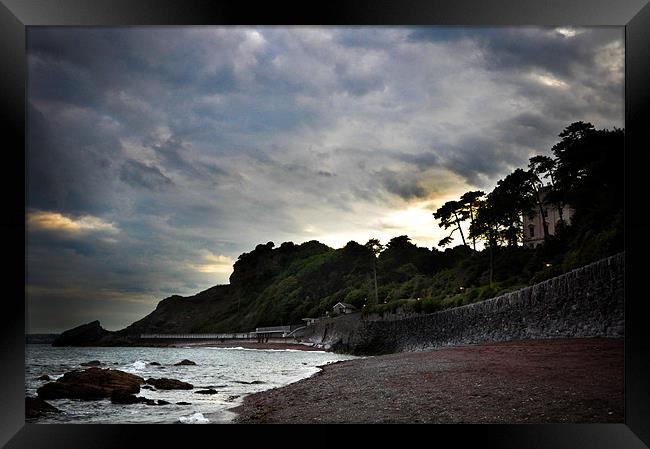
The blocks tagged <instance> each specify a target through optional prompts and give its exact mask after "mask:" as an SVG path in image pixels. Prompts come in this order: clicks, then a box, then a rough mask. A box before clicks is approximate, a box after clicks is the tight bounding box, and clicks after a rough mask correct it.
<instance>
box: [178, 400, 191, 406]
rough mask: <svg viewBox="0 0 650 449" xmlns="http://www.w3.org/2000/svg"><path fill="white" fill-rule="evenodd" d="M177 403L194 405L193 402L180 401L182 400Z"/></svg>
mask: <svg viewBox="0 0 650 449" xmlns="http://www.w3.org/2000/svg"><path fill="white" fill-rule="evenodd" d="M176 405H192V403H191V402H183V401H180V402H177V403H176Z"/></svg>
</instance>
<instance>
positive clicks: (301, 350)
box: [203, 346, 327, 354]
mask: <svg viewBox="0 0 650 449" xmlns="http://www.w3.org/2000/svg"><path fill="white" fill-rule="evenodd" d="M203 349H218V350H226V351H229V350H237V351H261V352H306V351H305V350H303V349H266V348H265V349H257V348H242V347H241V346H233V347H231V348H215V347H210V346H208V347H204V348H203ZM308 352H316V353H322V354H325V353H326V352H327V351H308Z"/></svg>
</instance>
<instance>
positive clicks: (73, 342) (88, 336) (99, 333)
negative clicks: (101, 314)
mask: <svg viewBox="0 0 650 449" xmlns="http://www.w3.org/2000/svg"><path fill="white" fill-rule="evenodd" d="M111 334H112V332H110V331H107V330H106V329H104V328H103V327H102V326H101V325H100V324H99V321H93V322H92V323H87V324H82V325H81V326H77V327H75V328H72V329H69V330H67V331H65V332H63V333H62V334H61V335H59V336H58V337H57V338H56V339H55V340H54V342H52V346H94V345H97V344H99V342H100V341H101V340H102V339H103V338H105V337H107V336H109V335H111Z"/></svg>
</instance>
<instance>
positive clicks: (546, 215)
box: [543, 208, 548, 217]
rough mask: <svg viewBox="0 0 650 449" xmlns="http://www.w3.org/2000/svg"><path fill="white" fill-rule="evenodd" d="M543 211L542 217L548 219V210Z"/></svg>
mask: <svg viewBox="0 0 650 449" xmlns="http://www.w3.org/2000/svg"><path fill="white" fill-rule="evenodd" d="M543 211H544V217H548V209H546V208H544V209H543Z"/></svg>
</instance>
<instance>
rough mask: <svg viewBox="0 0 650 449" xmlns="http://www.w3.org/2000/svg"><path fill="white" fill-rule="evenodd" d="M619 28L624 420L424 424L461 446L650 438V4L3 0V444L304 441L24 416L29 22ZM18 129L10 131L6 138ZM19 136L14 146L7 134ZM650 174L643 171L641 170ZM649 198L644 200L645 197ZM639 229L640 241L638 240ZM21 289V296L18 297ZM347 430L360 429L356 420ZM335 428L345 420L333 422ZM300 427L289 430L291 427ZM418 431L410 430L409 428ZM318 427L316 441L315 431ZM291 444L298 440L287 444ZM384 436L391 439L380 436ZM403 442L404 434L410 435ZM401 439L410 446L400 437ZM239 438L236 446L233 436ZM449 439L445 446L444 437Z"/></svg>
mask: <svg viewBox="0 0 650 449" xmlns="http://www.w3.org/2000/svg"><path fill="white" fill-rule="evenodd" d="M190 24H192V25H208V24H244V25H246V24H260V25H264V24H282V25H284V24H306V25H310V24H312V25H327V24H337V25H352V24H362V25H366V24H367V25H370V24H375V25H416V24H423V25H424V24H435V25H470V26H471V25H495V26H506V25H511V26H523V25H553V26H558V25H574V26H598V25H614V26H623V27H625V47H626V48H625V58H626V60H625V75H626V77H625V131H626V143H625V167H626V174H625V178H626V190H625V244H626V279H625V298H626V299H625V314H626V315H625V319H626V336H625V423H624V424H546V425H462V426H457V425H451V426H448V425H438V426H433V427H431V426H417V428H415V430H414V431H415V432H416V433H417V434H418V435H415V436H413V438H416V437H419V438H423V437H424V438H426V439H425V440H424V441H427V442H430V443H436V442H442V441H444V440H448V441H451V442H453V443H451V444H453V445H454V446H455V447H464V446H465V445H466V444H468V443H470V444H471V443H473V446H474V447H476V446H477V445H479V444H480V447H484V448H485V447H498V448H501V449H503V448H518V449H522V448H544V449H548V448H571V449H577V448H590V449H598V448H608V449H610V448H627V449H634V448H643V447H647V445H650V338H648V337H649V333H650V332H649V329H650V326H648V325H647V324H646V323H645V321H646V318H645V317H646V314H645V313H643V312H644V311H645V307H644V306H645V302H646V301H647V299H648V298H646V297H645V295H644V292H645V291H647V288H646V287H645V286H644V282H643V281H644V280H645V277H647V275H646V274H645V271H646V270H645V266H644V263H643V261H644V259H645V254H647V253H648V249H649V248H648V246H649V245H648V243H647V241H646V240H647V239H645V238H644V236H646V235H647V230H648V228H649V227H650V226H649V225H650V219H646V218H645V215H646V213H645V211H644V209H647V207H645V208H644V207H642V206H640V205H645V204H647V200H645V197H647V194H646V193H645V191H644V190H643V189H642V188H640V187H642V183H641V180H643V179H645V177H647V175H645V173H644V171H647V167H649V166H650V163H649V162H650V154H649V153H650V151H648V150H649V149H650V139H649V138H648V126H647V124H646V121H645V118H646V117H647V111H648V104H650V83H649V79H648V78H650V76H648V75H649V74H650V67H649V65H650V39H649V37H650V6H649V5H648V1H647V0H625V1H621V0H618V1H616V2H612V1H608V0H573V1H571V2H567V1H557V0H546V1H543V0H490V1H487V0H484V1H481V2H478V1H470V0H455V1H448V0H445V1H440V0H436V1H422V0H401V1H399V2H398V1H387V0H374V1H373V0H363V1H361V0H357V1H347V2H342V1H328V2H318V3H311V2H302V3H298V4H291V3H286V4H278V3H275V2H265V3H261V4H260V5H251V4H248V3H246V2H239V3H236V2H232V1H229V2H226V1H213V2H207V1H201V0H192V1H187V0H186V1H172V0H146V1H137V2H136V1H134V0H132V1H127V0H87V1H82V0H58V1H54V0H0V34H1V39H0V54H1V56H0V58H1V61H2V64H0V67H1V69H0V102H1V103H2V123H1V125H0V126H2V127H3V134H2V135H3V138H4V145H2V146H3V147H4V151H3V156H4V158H5V160H4V162H5V170H4V174H3V176H0V179H1V182H2V183H3V186H2V187H3V188H4V189H3V192H5V195H4V200H5V201H4V211H3V212H4V213H3V214H2V215H1V218H0V227H1V230H2V235H3V237H4V242H5V245H4V252H3V253H4V259H5V262H6V267H5V269H4V270H2V285H3V286H4V287H5V288H7V287H8V293H6V294H5V296H4V302H3V309H2V312H0V333H1V335H2V343H3V351H2V359H1V361H0V367H2V375H1V376H0V382H1V386H0V388H1V390H0V391H2V393H3V395H2V397H3V399H4V400H3V401H2V402H3V407H2V417H1V418H0V445H5V447H7V448H32V449H37V448H48V449H52V448H66V449H71V448H77V447H79V448H88V447H97V448H122V447H142V446H147V447H170V446H172V445H173V446H177V445H178V444H181V443H180V442H184V443H187V442H189V445H198V444H201V443H199V442H198V441H197V439H198V438H205V439H206V440H205V441H212V442H213V443H214V444H211V446H212V445H217V444H220V443H219V441H225V439H226V436H225V434H228V436H229V437H232V436H235V437H236V440H230V441H236V444H238V445H247V444H251V443H252V442H253V438H254V437H259V436H260V435H259V434H260V433H261V434H263V436H265V437H266V438H269V440H268V441H271V442H274V441H275V442H278V443H279V442H281V441H284V442H285V443H286V444H302V443H299V442H298V440H299V438H297V437H296V436H294V435H293V434H289V433H287V432H285V429H284V428H283V427H282V426H254V427H253V428H251V427H246V428H245V429H242V427H241V426H238V425H233V426H143V425H79V424H69V425H38V424H25V420H24V358H25V308H24V304H25V303H21V299H20V297H21V296H23V297H24V285H25V283H24V280H25V266H26V265H25V245H24V243H25V240H24V239H25V199H26V195H27V192H26V190H25V196H23V197H20V195H18V194H17V190H19V188H17V187H16V186H17V185H19V183H20V182H22V183H23V186H25V189H26V180H25V170H24V169H21V168H20V167H23V168H24V164H25V151H24V150H25V85H26V83H25V76H26V58H25V30H26V27H27V26H32V25H85V26H114V25H190ZM8 138H13V139H8ZM8 141H12V142H13V144H7V143H6V142H8ZM644 175H645V176H644ZM644 200H645V201H644ZM639 236H641V238H639ZM20 292H22V293H23V295H21V294H20ZM351 427H353V428H352V430H357V429H358V428H357V427H355V426H351ZM337 430H338V429H337ZM292 432H293V430H292ZM409 432H411V428H409ZM337 433H338V431H336V432H332V431H331V430H325V431H324V432H323V430H322V429H320V428H311V427H310V428H308V431H307V433H306V438H307V441H308V442H307V443H306V444H313V443H312V441H315V442H316V443H319V442H320V443H321V444H322V443H325V442H327V441H330V442H335V441H334V440H335V439H336V438H338V437H337V436H336V434H337ZM359 433H360V436H363V437H364V443H366V444H367V443H369V439H370V438H373V439H376V440H383V439H384V438H388V437H390V436H397V437H398V438H403V435H404V433H403V431H396V430H395V429H391V428H390V427H389V426H380V427H373V428H372V429H367V428H364V429H361V430H360V431H359ZM319 434H322V435H323V436H324V437H323V438H321V437H319V436H318V435H319ZM289 441H291V443H289ZM385 441H388V440H385ZM404 443H406V440H404ZM404 443H403V444H404ZM229 444H234V443H229ZM447 444H450V443H447Z"/></svg>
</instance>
